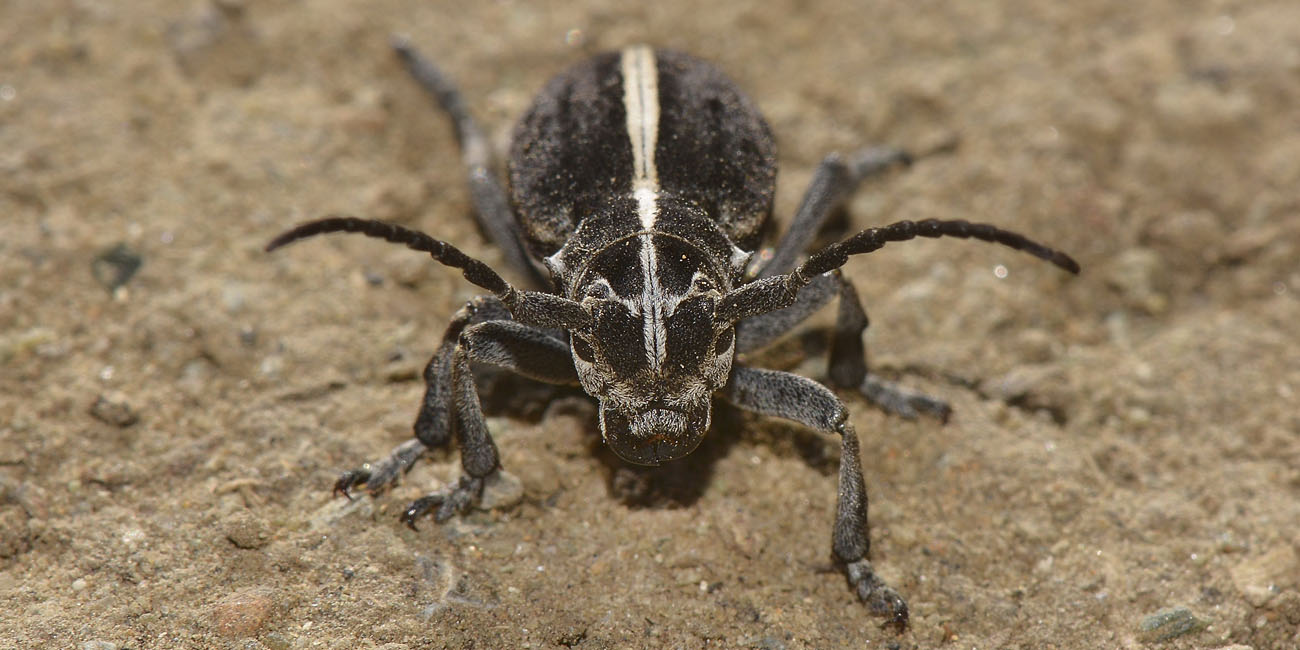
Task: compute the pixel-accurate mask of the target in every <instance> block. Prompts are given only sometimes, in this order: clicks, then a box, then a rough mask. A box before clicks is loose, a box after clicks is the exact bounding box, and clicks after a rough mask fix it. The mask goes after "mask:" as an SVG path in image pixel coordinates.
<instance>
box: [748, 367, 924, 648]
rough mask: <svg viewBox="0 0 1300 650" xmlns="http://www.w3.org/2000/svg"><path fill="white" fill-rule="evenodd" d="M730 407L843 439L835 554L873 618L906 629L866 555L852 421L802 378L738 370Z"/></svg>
mask: <svg viewBox="0 0 1300 650" xmlns="http://www.w3.org/2000/svg"><path fill="white" fill-rule="evenodd" d="M723 396H724V397H725V398H726V399H727V400H728V401H729V402H731V403H732V404H735V405H736V406H738V407H740V408H742V409H745V410H747V411H752V412H755V413H761V414H763V415H771V416H775V417H780V418H785V419H787V420H793V421H795V422H798V423H800V424H803V425H805V426H808V427H811V428H813V429H817V430H818V431H824V432H827V433H838V434H839V436H840V452H841V453H840V474H839V499H838V501H837V503H836V508H835V527H834V529H833V532H832V534H831V552H832V554H833V555H834V558H835V562H836V564H837V566H839V567H840V570H841V571H843V572H844V575H845V577H846V578H848V581H849V585H850V587H851V588H852V589H853V590H854V591H855V592H856V593H857V594H858V598H860V599H861V600H862V602H864V603H866V605H867V607H868V608H869V609H870V610H871V613H872V614H875V615H877V616H882V617H884V618H885V619H886V621H885V623H884V624H885V625H887V626H891V627H894V628H895V629H897V630H900V631H901V630H903V629H904V628H906V627H907V617H908V610H907V602H906V601H904V600H903V598H902V597H901V596H899V595H898V592H897V591H894V589H893V588H892V587H890V586H889V585H887V584H885V582H884V581H882V580H881V579H880V577H879V576H877V575H876V574H875V571H874V570H873V569H872V567H871V562H870V561H868V560H867V555H868V553H869V552H870V550H871V539H870V537H869V536H868V530H867V491H866V487H865V485H864V482H863V480H862V465H861V461H860V459H859V457H858V437H857V434H856V433H855V432H854V430H853V425H852V424H850V423H849V421H848V411H847V410H845V408H844V405H843V404H842V403H840V400H839V399H838V398H836V397H835V394H834V393H832V392H831V391H830V389H828V388H826V387H825V386H822V385H821V384H819V383H817V382H815V381H813V380H811V379H806V378H804V377H800V376H799V375H795V374H791V373H788V372H781V371H779V370H763V369H757V368H747V367H744V366H737V367H735V368H733V369H732V371H731V379H730V380H729V381H728V382H727V385H726V387H725V388H724V389H723Z"/></svg>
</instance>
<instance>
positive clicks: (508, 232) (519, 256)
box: [392, 38, 546, 286]
mask: <svg viewBox="0 0 1300 650" xmlns="http://www.w3.org/2000/svg"><path fill="white" fill-rule="evenodd" d="M392 46H393V50H394V51H395V52H396V53H397V56H398V57H399V58H401V60H402V63H403V65H405V66H406V71H407V72H409V73H410V74H411V76H412V77H414V78H415V81H416V82H417V83H419V84H420V87H421V88H423V89H424V91H425V92H427V93H428V94H429V95H430V96H431V97H433V99H434V100H435V101H436V102H437V103H438V105H439V106H440V107H441V108H442V110H443V111H445V112H446V113H447V116H448V117H450V118H451V121H452V125H453V126H454V127H455V129H456V140H457V141H458V142H459V143H460V150H461V158H462V160H463V162H464V165H465V173H466V176H467V177H468V181H469V192H470V198H471V200H472V201H473V202H474V212H475V214H476V215H477V216H478V222H479V225H481V226H482V227H483V230H484V231H485V232H487V235H488V237H490V238H491V239H492V241H493V242H494V243H496V245H497V247H498V248H500V249H501V252H502V256H503V257H505V259H506V261H507V262H508V263H509V264H510V266H512V267H514V268H515V270H517V271H519V272H520V273H523V274H524V275H526V276H528V277H529V278H530V279H531V280H533V281H534V282H535V283H536V284H538V285H539V286H545V285H546V282H545V281H544V280H543V279H542V276H541V275H540V273H539V271H538V269H537V267H535V266H534V265H533V264H532V263H531V262H529V257H528V252H527V251H526V250H525V249H524V244H523V236H522V234H521V233H520V232H519V225H518V223H517V222H516V221H515V218H514V215H513V214H512V213H511V211H510V203H509V201H507V200H506V194H505V192H504V191H503V190H502V189H501V182H500V181H499V180H498V179H497V176H496V174H495V173H494V172H493V168H494V165H493V156H492V146H491V144H490V143H489V142H488V139H487V137H486V136H485V135H483V130H482V129H480V128H479V126H478V124H477V123H476V122H475V121H474V118H473V117H472V116H471V115H470V114H469V108H468V107H467V106H466V105H465V98H464V96H462V95H461V93H460V89H458V88H456V84H455V83H453V82H452V80H451V79H450V78H449V77H448V76H447V75H446V74H445V73H443V72H442V70H439V69H438V67H437V66H436V65H434V64H433V62H432V61H429V60H428V59H426V58H424V57H422V56H420V53H419V52H416V51H415V48H414V47H412V46H411V44H410V43H409V42H408V41H407V40H406V39H403V38H394V39H393V42H392Z"/></svg>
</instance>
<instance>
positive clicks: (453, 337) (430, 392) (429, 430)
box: [334, 296, 510, 499]
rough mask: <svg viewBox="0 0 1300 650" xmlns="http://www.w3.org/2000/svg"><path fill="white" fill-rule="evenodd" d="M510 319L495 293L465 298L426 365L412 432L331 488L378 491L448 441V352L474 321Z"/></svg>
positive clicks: (349, 491) (339, 491)
mask: <svg viewBox="0 0 1300 650" xmlns="http://www.w3.org/2000/svg"><path fill="white" fill-rule="evenodd" d="M509 319H510V312H509V311H507V310H506V308H505V305H503V304H501V301H500V300H499V299H497V298H496V297H495V296H477V297H475V298H474V299H473V300H470V301H469V302H467V303H465V306H464V307H461V308H460V310H459V311H457V312H456V314H455V315H454V316H452V319H451V322H450V323H448V324H447V331H446V332H444V333H443V335H442V343H441V345H439V346H438V351H437V352H435V353H434V355H433V358H431V359H429V363H428V364H426V365H425V367H424V384H425V390H424V400H423V401H422V402H421V404H420V414H419V415H418V416H417V417H416V418H415V425H414V427H413V429H414V431H415V438H414V439H413V440H408V441H406V442H404V443H402V444H400V445H398V446H397V447H395V448H394V449H393V451H391V452H389V454H388V455H387V456H385V457H384V458H382V459H379V460H375V461H370V462H368V463H365V464H363V465H362V466H361V467H358V468H356V469H350V470H347V471H345V472H343V473H342V474H341V475H340V476H339V478H338V480H337V481H335V483H334V494H342V495H343V496H346V497H348V498H349V499H350V498H352V489H353V488H355V487H357V486H359V485H362V484H365V486H366V491H367V492H369V493H370V494H371V496H378V495H379V494H382V493H383V492H384V491H386V490H387V489H388V488H390V487H392V486H393V485H395V484H396V483H397V480H398V479H399V478H401V476H402V475H403V474H405V473H406V472H408V471H410V469H411V467H412V466H414V465H415V462H416V461H418V460H419V459H420V458H422V457H423V456H424V455H425V453H427V452H428V451H429V450H433V449H438V448H441V447H445V446H447V444H448V443H449V442H451V436H452V424H451V408H452V388H451V375H452V355H453V354H454V352H455V350H456V344H457V342H458V341H459V339H460V334H461V332H462V331H464V329H465V328H466V327H468V326H470V325H474V324H476V323H482V322H485V321H491V320H509Z"/></svg>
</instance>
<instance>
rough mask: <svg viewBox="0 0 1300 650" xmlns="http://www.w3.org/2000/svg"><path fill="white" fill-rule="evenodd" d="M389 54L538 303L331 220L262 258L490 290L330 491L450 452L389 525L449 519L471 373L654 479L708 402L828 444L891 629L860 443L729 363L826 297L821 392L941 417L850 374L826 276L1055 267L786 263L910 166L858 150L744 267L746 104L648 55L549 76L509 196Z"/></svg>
mask: <svg viewBox="0 0 1300 650" xmlns="http://www.w3.org/2000/svg"><path fill="white" fill-rule="evenodd" d="M394 48H395V51H396V53H397V55H398V56H399V58H400V59H401V61H402V62H403V64H404V66H405V67H406V69H407V70H408V71H409V73H410V74H411V75H412V76H413V77H414V79H415V80H416V81H417V82H418V83H419V85H420V86H422V87H423V88H424V89H425V90H426V91H427V92H428V93H429V94H431V95H432V97H433V98H434V99H435V100H436V101H437V103H438V104H439V105H441V107H442V109H443V110H445V111H446V112H447V113H448V114H449V116H450V117H451V121H452V122H453V124H454V125H455V129H456V135H457V139H458V141H459V144H460V147H461V152H462V157H463V162H464V166H465V168H466V171H467V175H468V178H469V187H470V192H471V197H472V200H473V205H474V208H475V212H476V214H477V218H478V219H479V221H480V224H481V225H482V227H483V229H484V231H485V232H486V233H487V235H488V236H489V237H490V238H491V239H492V240H493V241H494V242H495V244H496V245H498V246H499V247H500V248H501V250H502V252H503V256H504V258H505V260H506V261H507V262H508V263H509V264H510V266H511V267H512V268H513V269H514V270H515V271H516V272H518V273H520V274H523V275H525V276H527V277H528V279H529V281H530V282H532V283H534V284H535V285H536V286H537V287H540V288H539V289H536V290H526V289H521V288H518V287H516V286H515V285H514V284H511V283H509V282H507V281H506V280H505V279H504V278H502V277H501V275H500V274H499V273H497V271H495V270H494V269H492V268H491V267H489V266H488V265H487V264H485V263H484V262H482V261H479V260H477V259H474V258H472V257H469V256H468V255H465V254H464V253H462V252H461V251H460V250H458V249H457V248H455V247H454V246H452V245H451V244H449V243H446V242H443V241H439V240H437V239H434V238H432V237H430V236H428V235H426V234H424V233H421V232H418V231H415V230H411V229H408V228H404V227H401V226H398V225H393V224H388V223H384V222H380V221H374V220H368V219H361V218H356V217H350V216H331V217H327V218H324V219H319V220H316V221H311V222H307V223H303V224H301V225H299V226H297V227H295V228H293V229H291V230H288V231H286V232H284V233H283V234H281V235H279V236H278V237H276V238H275V239H273V240H272V241H271V242H270V243H269V244H268V245H267V246H266V249H267V250H268V251H271V250H274V249H276V248H279V247H281V246H284V245H286V244H289V243H291V242H294V241H297V240H300V239H304V238H307V237H312V236H315V235H320V234H324V233H333V232H350V233H359V234H362V235H366V236H368V237H376V238H380V239H385V240H387V241H389V242H394V243H399V244H404V245H406V246H408V247H410V248H412V249H414V250H417V251H422V252H425V253H428V254H429V255H430V256H432V257H433V259H434V260H436V261H438V262H440V263H442V264H444V265H447V266H450V267H453V268H456V269H459V270H460V271H461V272H462V274H463V275H464V277H465V279H466V280H468V281H469V282H471V283H473V284H475V285H477V286H479V287H482V288H484V289H486V290H487V291H488V292H489V293H488V294H486V295H483V296H480V297H478V298H475V299H473V300H471V301H470V302H469V303H468V304H466V305H465V306H464V307H463V308H462V309H460V310H459V311H458V312H457V313H456V314H455V315H454V316H453V318H452V319H451V322H450V324H449V325H448V327H447V330H446V332H445V334H444V336H443V339H442V343H441V345H440V346H439V348H438V350H437V352H436V353H435V354H434V356H433V358H432V359H431V360H430V361H429V363H428V365H427V366H426V367H425V369H424V374H423V376H424V381H425V384H426V390H425V395H424V400H423V403H422V404H421V407H420V411H419V415H418V416H417V418H416V421H415V424H414V432H415V437H414V438H413V439H412V440H409V441H407V442H406V443H403V444H402V445H399V446H398V447H396V448H395V449H394V450H393V451H392V452H391V453H389V454H388V455H387V456H385V457H383V458H381V459H379V460H377V461H374V462H371V463H366V464H364V465H362V466H360V467H359V468H357V469H353V470H349V471H346V472H344V473H343V474H342V475H341V476H340V477H339V479H338V481H337V482H336V484H335V491H336V493H341V494H343V495H345V496H347V497H348V498H351V489H352V488H355V487H357V486H360V485H363V484H364V485H366V488H367V490H368V491H369V492H370V493H371V494H372V495H378V494H379V493H381V492H382V491H384V490H385V489H387V488H388V487H390V486H392V485H393V484H394V483H395V482H396V481H397V480H398V478H399V477H400V476H401V475H402V474H403V473H404V472H405V471H407V470H408V469H409V468H410V467H411V466H412V464H413V463H415V462H416V461H417V460H418V459H419V458H420V457H422V456H423V455H424V454H425V453H426V452H427V451H429V450H432V449H436V448H440V447H444V446H446V445H448V444H449V443H450V441H451V439H452V438H453V437H454V438H455V440H456V444H457V446H458V447H459V449H460V456H461V467H462V470H463V474H462V476H461V478H460V479H459V481H458V482H456V483H455V484H453V485H450V486H447V487H445V488H443V489H441V490H439V491H437V492H434V493H432V494H430V495H428V496H425V497H422V498H420V499H418V500H416V501H415V502H414V503H412V504H411V505H410V506H409V507H407V508H406V509H405V510H404V511H403V513H402V515H401V518H402V520H403V521H404V522H406V523H407V524H408V525H411V526H412V527H414V522H415V521H416V520H417V519H418V518H420V517H422V516H424V515H426V514H428V513H430V512H433V513H434V516H435V519H436V520H437V521H439V522H442V521H445V520H447V519H448V518H450V517H451V516H453V515H455V514H457V513H460V512H464V511H465V510H467V509H468V508H470V507H471V506H473V505H474V504H475V503H476V501H477V500H478V499H479V498H480V497H481V495H482V492H483V488H484V485H485V483H486V482H488V481H491V480H493V479H494V478H495V477H496V476H498V473H499V472H500V461H499V456H498V454H497V449H496V445H495V443H494V442H493V440H492V436H491V435H490V433H489V432H488V430H487V428H486V426H485V424H484V418H483V413H482V408H481V406H480V403H479V398H478V394H477V392H476V387H475V383H474V375H473V369H472V365H471V364H472V363H483V364H490V365H494V366H499V367H502V368H506V369H509V370H511V371H514V372H517V373H519V374H521V375H524V376H526V377H529V378H532V379H535V380H540V381H543V382H550V383H554V384H579V385H581V387H582V388H583V390H584V391H585V392H587V393H588V394H589V395H591V396H592V397H594V398H596V400H597V401H598V403H599V424H600V433H601V436H602V438H603V440H604V442H605V443H606V444H607V445H608V446H609V447H610V448H611V449H612V450H613V451H614V453H616V454H617V455H618V456H619V457H621V458H622V459H623V460H625V461H627V462H629V463H634V464H638V465H659V464H662V463H666V462H670V461H673V460H676V459H678V458H681V457H683V456H685V455H687V454H689V453H691V451H692V450H694V449H695V448H696V446H697V445H698V444H699V443H700V440H701V439H702V438H703V437H704V435H705V434H706V432H707V431H708V430H709V426H710V420H711V413H712V400H713V398H714V397H715V396H718V397H721V398H722V399H724V400H726V401H727V402H730V403H731V404H733V405H735V406H737V407H739V408H741V409H743V410H747V411H751V412H755V413H759V414H764V415H770V416H776V417H780V418H785V419H788V420H792V421H794V422H798V423H800V424H803V425H806V426H808V427H811V428H813V429H816V430H818V431H822V432H826V433H834V434H837V435H838V436H839V439H840V446H841V456H840V467H839V495H838V500H837V507H836V515H835V523H834V527H833V532H832V536H831V551H832V555H833V557H834V559H835V562H836V565H837V566H838V567H839V568H840V570H841V571H842V572H843V573H844V574H845V576H846V578H847V579H848V582H849V584H850V586H851V588H852V589H853V590H854V591H856V593H857V594H858V596H859V598H860V599H861V600H862V601H863V602H864V603H865V604H866V605H867V607H868V609H869V610H870V611H871V612H872V613H873V614H876V615H879V616H883V617H884V619H885V621H884V624H886V625H892V626H894V627H895V628H897V629H899V630H901V629H904V628H905V627H906V625H907V620H908V608H907V604H906V602H905V601H904V599H903V598H902V597H901V596H900V595H899V594H898V593H897V592H896V591H895V590H894V589H893V588H891V587H890V586H888V585H887V584H885V582H884V581H882V580H881V579H880V578H879V577H878V576H877V575H876V574H875V572H874V570H873V569H872V565H871V563H870V561H869V560H868V557H867V556H868V551H869V548H870V542H869V536H868V531H867V496H866V492H865V488H864V485H863V478H862V468H861V465H860V459H859V453H858V438H857V435H856V433H855V431H854V429H853V426H852V424H851V423H850V422H849V419H848V411H847V410H846V408H845V406H844V404H843V403H842V402H841V401H840V399H839V398H838V397H836V395H835V393H833V392H832V391H831V390H830V389H828V388H827V387H825V386H824V385H823V384H821V383H818V382H816V381H813V380H811V379H807V378H804V377H801V376H798V375H795V374H792V373H788V372H780V371H775V370H765V369H760V368H751V367H748V366H745V365H742V364H740V363H738V362H737V355H738V354H741V353H745V352H749V351H753V350H756V349H759V348H761V347H763V346H764V345H766V344H767V343H770V342H772V341H773V340H774V339H776V338H778V337H779V336H781V335H782V334H784V333H785V332H787V331H789V330H790V329H791V328H793V327H794V326H795V325H797V324H798V323H800V322H801V321H803V320H804V319H806V318H807V317H808V316H809V315H810V314H811V313H812V312H814V311H816V310H817V309H819V308H820V307H822V306H824V305H826V304H828V303H829V302H831V301H832V300H835V299H838V300H839V307H838V315H837V319H836V325H835V329H834V336H833V339H832V346H831V353H830V364H829V375H830V380H831V383H832V384H833V385H834V386H836V387H838V388H843V389H850V390H855V391H857V392H859V393H861V394H863V395H864V396H865V397H866V398H867V399H868V400H870V401H872V402H874V403H875V404H876V405H878V406H879V407H881V408H883V409H884V410H885V411H887V412H891V413H895V414H898V415H901V416H904V417H909V418H911V417H916V416H917V415H918V414H919V413H925V414H928V415H932V416H934V417H937V418H939V419H946V418H947V416H948V414H949V407H948V406H947V405H946V404H945V403H944V402H942V401H940V400H937V399H934V398H931V397H927V396H924V395H920V394H917V393H913V392H910V391H906V390H904V389H902V388H900V387H897V386H894V385H892V384H890V383H888V382H885V381H883V380H881V379H880V378H879V377H877V376H876V375H874V374H872V373H870V372H868V370H867V365H866V359H865V350H864V348H863V343H862V334H863V331H864V330H865V328H866V326H867V317H866V313H865V312H864V311H863V308H862V305H861V302H860V301H859V299H858V296H857V292H856V290H855V289H854V287H853V285H852V284H850V283H849V282H848V281H847V280H846V279H845V278H844V277H843V276H842V275H841V274H840V272H839V268H840V267H841V266H843V265H844V264H845V263H846V262H847V261H848V259H849V258H850V257H851V256H854V255H860V254H864V253H869V252H871V251H874V250H877V249H879V248H881V247H882V246H884V245H885V244H887V243H890V242H899V241H905V240H909V239H913V238H915V237H961V238H975V239H979V240H983V241H988V242H994V243H997V244H1001V245H1004V246H1009V247H1011V248H1014V249H1018V250H1021V251H1024V252H1026V253H1028V254H1030V255H1033V256H1035V257H1038V258H1041V259H1044V260H1046V261H1048V262H1050V263H1052V264H1054V265H1056V266H1058V267H1060V268H1062V269H1064V270H1066V271H1069V272H1071V273H1076V274H1077V273H1078V272H1079V265H1078V263H1076V262H1075V261H1074V260H1073V259H1072V258H1071V257H1070V256H1068V255H1066V254H1064V253H1062V252H1059V251H1057V250H1054V249H1052V248H1048V247H1046V246H1043V245H1042V244H1039V243H1036V242H1034V241H1032V240H1030V239H1028V238H1027V237H1025V236H1023V235H1020V234H1017V233H1014V232H1010V231H1007V230H1003V229H1001V228H997V227H995V226H992V225H988V224H979V223H970V222H967V221H961V220H934V219H930V220H925V221H919V222H915V223H914V222H911V221H900V222H897V223H893V224H890V225H887V226H883V227H878V228H868V229H866V230H863V231H861V232H858V233H857V234H855V235H853V236H851V237H848V238H847V239H844V240H842V241H840V242H838V243H835V244H832V245H830V246H827V247H825V248H822V249H820V250H817V251H816V252H813V253H812V254H811V255H808V256H807V257H806V259H803V261H801V262H800V261H799V259H800V256H801V255H803V254H804V252H805V249H806V248H807V247H808V246H809V244H810V242H811V240H812V239H813V237H814V236H815V235H816V234H817V232H818V231H819V230H820V229H821V227H822V226H823V225H824V223H825V222H826V221H827V219H828V217H829V215H831V214H832V213H833V212H834V211H835V210H836V209H837V208H839V207H841V206H842V205H843V203H844V202H845V199H846V198H847V197H848V196H849V195H850V194H851V193H852V192H853V190H854V189H855V188H856V187H857V185H858V184H859V183H860V182H861V181H862V180H863V179H864V178H867V177H869V176H872V175H874V174H878V173H880V172H882V171H884V170H887V169H890V168H892V167H895V166H898V165H905V164H908V163H910V161H911V156H910V155H909V154H908V153H907V152H905V151H903V150H899V149H890V148H869V149H864V150H862V151H860V152H858V153H856V154H853V155H850V156H847V157H844V156H839V155H836V154H832V155H830V156H828V157H826V158H825V159H824V160H823V161H822V163H821V164H820V166H819V167H818V168H817V171H816V173H815V175H814V177H813V180H812V183H811V186H810V187H809V188H808V190H807V192H806V194H805V196H804V198H803V202H802V204H801V205H800V207H799V209H798V211H797V212H796V214H795V215H794V217H793V219H792V220H791V225H790V227H789V229H788V232H787V233H785V235H784V236H782V237H781V238H780V239H779V241H778V242H777V243H776V245H775V248H774V249H773V250H772V252H771V255H770V257H767V258H766V259H760V257H759V256H755V255H754V252H755V251H756V250H757V249H758V247H759V244H760V243H761V238H762V234H763V228H764V225H765V224H766V223H767V222H768V220H769V219H770V218H771V215H772V201H773V193H774V187H775V178H776V162H775V144H774V141H773V137H772V133H771V130H770V128H769V127H768V125H767V123H766V121H765V120H764V118H763V116H762V115H761V114H760V113H759V111H758V109H757V108H756V106H755V105H754V103H753V102H752V101H751V100H750V99H749V98H748V97H747V96H745V95H744V94H743V93H742V92H741V91H740V90H739V89H738V88H737V87H736V85H735V84H734V83H733V82H731V81H730V80H729V79H728V78H727V77H726V76H724V75H723V73H722V72H720V71H719V70H718V69H717V68H715V67H714V66H712V65H710V64H708V63H706V62H704V61H701V60H699V59H696V58H693V57H691V56H688V55H686V54H682V53H679V52H675V51H671V50H665V49H654V48H651V47H648V46H634V47H628V48H626V49H623V50H621V51H617V52H608V53H604V54H599V55H596V56H594V57H592V58H589V59H587V60H585V61H582V62H580V63H577V64H575V65H573V66H572V67H570V68H569V69H567V70H566V71H564V72H561V73H560V74H559V75H557V76H556V77H554V78H553V79H551V81H550V82H549V83H547V84H546V85H545V87H544V88H543V89H542V90H541V92H540V93H539V94H538V95H537V97H536V99H535V100H534V101H533V103H532V105H531V107H530V108H529V109H528V111H527V112H526V113H525V114H524V116H523V118H522V119H521V120H520V121H519V123H518V124H517V126H516V127H515V130H514V134H513V139H512V142H511V146H510V155H509V161H508V191H507V189H506V188H505V187H503V186H502V184H501V183H500V182H499V180H498V178H497V176H496V174H495V173H494V171H493V156H492V154H491V148H490V147H489V145H488V142H487V139H486V137H485V136H484V134H483V132H482V131H481V130H480V129H479V127H478V125H477V124H476V122H475V121H474V120H473V119H472V118H471V116H470V114H469V112H468V110H467V108H466V105H465V102H464V99H463V98H462V96H461V94H460V92H459V91H458V90H457V89H456V87H455V86H454V84H453V83H452V82H451V81H450V80H449V79H448V77H447V76H446V75H444V74H443V73H442V72H441V71H440V70H439V69H438V68H437V67H436V66H435V65H434V64H433V63H431V62H430V61H428V60H427V59H425V58H423V57H421V56H420V55H419V54H418V53H417V52H416V51H415V50H414V49H413V48H412V47H411V46H410V45H409V44H408V43H407V42H406V41H403V40H400V39H399V40H396V41H395V42H394Z"/></svg>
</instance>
